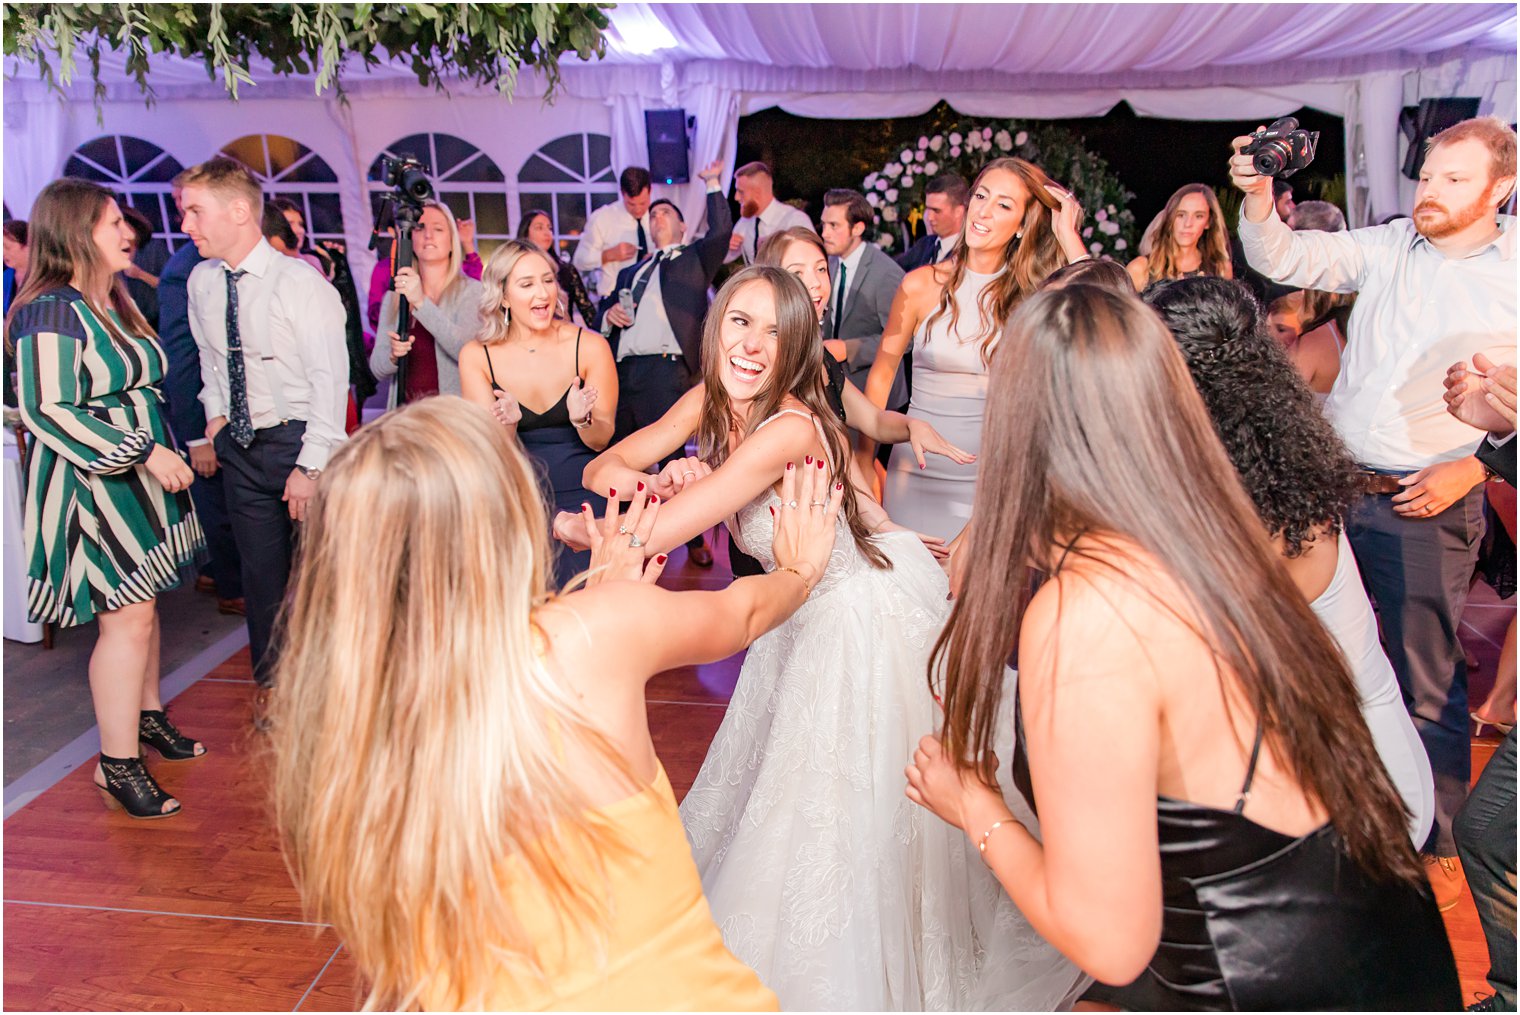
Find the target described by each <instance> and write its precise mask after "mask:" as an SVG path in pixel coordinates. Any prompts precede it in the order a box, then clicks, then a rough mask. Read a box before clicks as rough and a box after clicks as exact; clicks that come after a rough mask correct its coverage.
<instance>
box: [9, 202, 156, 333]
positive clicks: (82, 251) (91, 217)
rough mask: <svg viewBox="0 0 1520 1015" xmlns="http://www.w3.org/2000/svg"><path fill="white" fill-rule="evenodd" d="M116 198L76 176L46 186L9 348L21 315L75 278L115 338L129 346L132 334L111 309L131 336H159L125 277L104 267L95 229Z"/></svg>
mask: <svg viewBox="0 0 1520 1015" xmlns="http://www.w3.org/2000/svg"><path fill="white" fill-rule="evenodd" d="M114 200H116V196H115V195H114V194H112V193H111V192H110V191H109V190H107V189H106V188H104V187H102V186H101V185H100V184H98V183H91V182H90V181H89V180H81V179H78V178H77V177H73V176H65V177H63V178H62V179H58V180H54V181H53V182H52V183H50V184H48V185H47V186H46V187H43V188H42V193H40V194H38V195H37V201H36V203H34V204H33V205H32V217H31V219H30V220H29V221H28V228H27V240H28V242H27V248H28V250H29V252H30V256H31V261H30V264H29V265H28V267H27V270H26V281H25V282H24V283H22V285H21V291H20V292H18V293H17V294H16V297H15V299H13V300H12V301H11V308H10V311H9V312H8V313H7V314H6V315H5V341H6V347H7V348H13V346H12V343H11V337H10V333H11V321H12V320H13V319H14V318H15V316H16V311H18V310H20V309H21V308H22V307H24V306H26V305H27V304H28V303H30V302H32V301H33V300H35V299H36V298H37V297H39V296H41V295H43V294H44V293H49V292H52V291H53V290H55V289H64V288H71V287H73V285H74V278H75V276H78V278H79V282H80V285H79V295H80V296H82V297H83V298H84V301H85V303H86V304H87V305H88V306H89V308H90V310H91V311H93V312H94V314H95V317H96V318H97V319H98V320H99V321H100V323H101V326H102V327H104V328H105V329H106V333H107V334H109V335H110V336H111V337H112V338H113V339H116V340H117V341H122V342H125V341H127V335H125V334H123V333H122V331H121V329H120V328H119V327H117V325H116V323H115V321H113V320H112V319H111V315H110V314H109V313H108V312H107V311H108V310H115V311H116V314H117V316H118V317H120V318H121V322H122V324H124V325H125V326H126V328H127V330H128V331H130V332H131V333H132V334H134V335H139V336H143V337H153V338H156V337H158V336H157V332H155V331H154V330H153V328H152V327H151V326H149V324H148V322H147V319H146V318H144V317H143V315H142V311H140V310H138V309H137V304H136V303H134V302H132V297H131V296H129V295H128V294H127V286H126V283H125V282H123V281H122V279H121V276H120V275H119V274H117V273H114V272H112V271H111V270H110V269H109V268H107V267H106V266H105V264H104V263H103V262H102V261H101V259H100V252H99V251H97V250H96V249H95V239H94V233H95V225H96V223H98V222H99V221H100V218H101V216H102V215H104V214H105V210H106V205H108V204H109V203H110V202H112V201H114ZM99 293H105V294H106V301H107V305H106V306H98V305H97V304H96V295H97V294H99Z"/></svg>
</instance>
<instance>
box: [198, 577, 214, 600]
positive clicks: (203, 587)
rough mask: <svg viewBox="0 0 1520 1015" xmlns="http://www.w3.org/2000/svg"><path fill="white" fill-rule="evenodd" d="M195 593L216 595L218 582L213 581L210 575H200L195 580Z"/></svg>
mask: <svg viewBox="0 0 1520 1015" xmlns="http://www.w3.org/2000/svg"><path fill="white" fill-rule="evenodd" d="M195 591H197V592H204V593H206V594H207V595H214V594H215V593H216V582H214V581H212V580H211V577H210V576H209V575H204V574H203V575H200V576H199V577H197V578H196V579H195Z"/></svg>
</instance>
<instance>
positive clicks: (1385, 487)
mask: <svg viewBox="0 0 1520 1015" xmlns="http://www.w3.org/2000/svg"><path fill="white" fill-rule="evenodd" d="M1403 478H1404V477H1403V476H1390V475H1389V474H1388V473H1386V472H1369V471H1367V470H1365V469H1364V470H1362V492H1363V493H1373V494H1389V493H1403V492H1404V489H1405V487H1404V486H1403V484H1401V483H1400V482H1399V480H1401V479H1403Z"/></svg>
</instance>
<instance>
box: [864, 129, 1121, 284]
mask: <svg viewBox="0 0 1520 1015" xmlns="http://www.w3.org/2000/svg"><path fill="white" fill-rule="evenodd" d="M1006 156H1016V157H1018V158H1021V159H1027V160H1028V161H1030V162H1033V163H1034V164H1035V165H1037V166H1039V167H1040V168H1041V169H1043V170H1045V172H1046V173H1047V174H1049V176H1050V177H1051V179H1053V180H1055V181H1056V182H1057V183H1060V184H1063V185H1064V186H1066V187H1067V188H1069V189H1070V190H1071V192H1072V193H1074V194H1076V195H1077V199H1078V200H1079V201H1081V202H1082V207H1083V208H1084V209H1085V210H1086V212H1087V218H1086V220H1085V221H1084V222H1083V225H1082V238H1083V240H1084V241H1085V242H1086V243H1087V245H1088V250H1090V251H1091V252H1092V254H1093V256H1094V257H1103V256H1109V257H1113V258H1115V259H1116V260H1121V261H1124V260H1128V259H1129V258H1131V257H1133V256H1134V249H1133V248H1134V244H1135V241H1136V232H1135V216H1134V215H1133V214H1132V213H1131V212H1130V210H1129V207H1128V205H1129V202H1130V201H1131V200H1132V199H1133V198H1134V196H1135V195H1134V194H1132V193H1130V192H1129V191H1128V190H1126V189H1125V187H1124V185H1123V184H1122V183H1120V182H1119V179H1118V177H1116V176H1115V175H1114V173H1113V171H1112V170H1110V169H1109V168H1108V164H1107V163H1106V162H1104V160H1103V159H1101V158H1099V157H1098V156H1097V155H1094V154H1093V153H1092V152H1089V151H1088V150H1087V149H1086V148H1085V147H1084V146H1083V143H1082V139H1081V138H1080V137H1078V136H1077V135H1075V134H1073V133H1072V132H1071V131H1069V130H1065V129H1062V128H1060V127H1050V126H1045V125H1040V124H1026V123H1023V122H1021V121H1019V120H982V119H973V118H969V117H968V118H964V119H961V120H958V121H956V122H954V123H952V124H950V125H948V126H947V127H946V129H944V130H941V131H938V132H936V133H934V134H926V135H924V136H922V137H920V138H918V140H917V142H916V143H911V144H908V145H907V146H906V147H904V148H903V149H901V150H900V151H898V152H896V153H895V154H894V155H892V156H891V157H890V160H889V161H888V162H887V163H886V165H884V166H882V167H881V169H879V170H877V171H876V172H874V173H871V174H869V175H867V176H866V178H865V179H864V180H863V181H862V182H861V190H862V191H863V192H864V193H865V195H866V200H867V201H869V202H871V207H873V208H875V209H876V226H877V238H876V242H877V243H878V244H879V245H880V246H881V247H882V248H883V249H886V250H895V249H901V247H902V246H903V245H905V244H906V243H907V242H908V240H909V238H910V236H912V235H913V233H915V232H917V231H918V224H919V222H920V220H921V219H922V218H923V213H924V186H925V185H926V184H927V183H928V182H929V181H930V180H932V179H933V178H934V177H935V176H937V175H938V174H940V173H945V172H956V173H959V174H960V175H962V176H964V177H965V178H966V180H967V182H968V183H969V182H970V181H972V180H974V179H975V178H976V174H977V172H978V170H980V169H981V168H982V166H983V165H985V164H986V163H987V162H989V161H991V160H992V159H997V158H1003V157H1006Z"/></svg>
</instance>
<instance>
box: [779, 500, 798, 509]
mask: <svg viewBox="0 0 1520 1015" xmlns="http://www.w3.org/2000/svg"><path fill="white" fill-rule="evenodd" d="M781 506H782V507H789V508H791V509H792V510H793V511H795V510H797V502H796V501H795V500H789V501H787V502H785V503H784V504H782V505H781Z"/></svg>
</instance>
